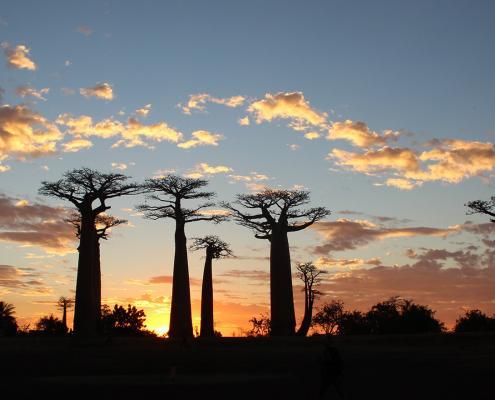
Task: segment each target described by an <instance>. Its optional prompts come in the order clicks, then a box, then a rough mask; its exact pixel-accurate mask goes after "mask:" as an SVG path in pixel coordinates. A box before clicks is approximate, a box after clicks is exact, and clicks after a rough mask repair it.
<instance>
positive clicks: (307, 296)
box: [296, 262, 326, 336]
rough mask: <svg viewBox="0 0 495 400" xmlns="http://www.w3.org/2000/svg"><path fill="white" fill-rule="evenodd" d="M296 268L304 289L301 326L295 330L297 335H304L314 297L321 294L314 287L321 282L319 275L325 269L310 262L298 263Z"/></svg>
mask: <svg viewBox="0 0 495 400" xmlns="http://www.w3.org/2000/svg"><path fill="white" fill-rule="evenodd" d="M296 269H297V273H296V275H297V277H298V278H299V279H300V280H301V281H303V283H304V288H303V289H302V290H303V291H304V317H303V319H302V322H301V326H299V329H298V330H297V335H298V336H306V335H307V334H308V331H309V328H310V327H311V321H312V319H313V304H314V302H315V298H316V297H317V296H319V295H320V294H321V292H320V291H319V290H317V289H316V286H318V284H320V283H321V277H320V275H322V274H326V271H323V270H320V269H318V268H316V267H315V266H314V264H313V263H311V262H305V263H298V264H297V265H296Z"/></svg>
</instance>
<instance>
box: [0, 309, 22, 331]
mask: <svg viewBox="0 0 495 400" xmlns="http://www.w3.org/2000/svg"><path fill="white" fill-rule="evenodd" d="M14 314H15V307H14V306H13V305H12V304H10V303H6V302H4V301H0V337H2V336H14V335H15V334H16V333H17V328H18V327H17V321H16V319H15V317H14Z"/></svg>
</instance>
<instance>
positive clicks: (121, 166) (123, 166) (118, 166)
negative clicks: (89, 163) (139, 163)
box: [112, 162, 127, 171]
mask: <svg viewBox="0 0 495 400" xmlns="http://www.w3.org/2000/svg"><path fill="white" fill-rule="evenodd" d="M112 169H118V170H120V171H125V170H126V169H127V164H125V163H115V162H113V163H112Z"/></svg>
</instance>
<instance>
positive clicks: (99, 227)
mask: <svg viewBox="0 0 495 400" xmlns="http://www.w3.org/2000/svg"><path fill="white" fill-rule="evenodd" d="M66 221H67V222H70V223H71V224H72V225H74V228H75V229H76V237H77V238H78V239H80V238H81V215H80V214H78V213H73V214H72V215H71V217H70V218H68V219H67V220H66ZM126 223H127V220H126V219H119V218H116V217H114V216H112V215H109V214H106V213H102V214H99V215H97V216H96V218H95V227H96V248H95V274H96V277H95V282H96V284H95V287H94V289H95V294H94V295H95V298H96V303H97V304H101V257H100V239H104V240H107V239H108V236H109V233H110V229H111V228H113V227H115V226H118V225H122V224H126ZM78 250H79V248H78ZM98 320H101V307H100V309H99V310H98ZM100 328H101V326H100Z"/></svg>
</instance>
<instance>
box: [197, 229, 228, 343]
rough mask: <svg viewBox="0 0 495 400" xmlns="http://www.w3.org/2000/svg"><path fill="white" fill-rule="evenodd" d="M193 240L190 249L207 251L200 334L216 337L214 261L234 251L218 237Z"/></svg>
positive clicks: (202, 288)
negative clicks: (214, 319)
mask: <svg viewBox="0 0 495 400" xmlns="http://www.w3.org/2000/svg"><path fill="white" fill-rule="evenodd" d="M193 240H194V241H193V243H192V245H191V246H190V247H189V248H190V249H191V250H193V251H196V250H202V249H205V250H206V259H205V268H204V271H203V284H202V287H201V328H200V333H199V334H200V336H201V337H214V336H215V329H214V321H213V277H212V261H213V259H218V258H225V257H231V256H232V250H230V247H229V245H228V244H227V243H226V242H224V241H222V240H220V238H219V237H218V236H211V235H210V236H205V237H202V238H193Z"/></svg>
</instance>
